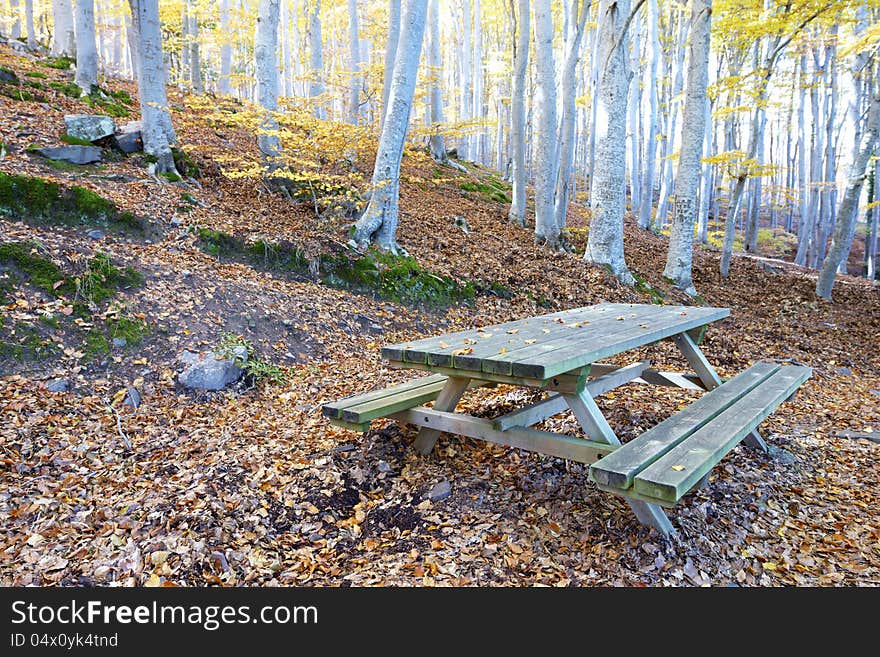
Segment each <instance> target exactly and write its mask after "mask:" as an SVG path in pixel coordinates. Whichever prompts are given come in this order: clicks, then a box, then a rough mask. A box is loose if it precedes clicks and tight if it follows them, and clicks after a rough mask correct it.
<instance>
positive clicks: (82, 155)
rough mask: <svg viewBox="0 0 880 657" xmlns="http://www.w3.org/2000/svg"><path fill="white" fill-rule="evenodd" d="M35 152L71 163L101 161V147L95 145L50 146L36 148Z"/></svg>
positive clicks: (51, 158)
mask: <svg viewBox="0 0 880 657" xmlns="http://www.w3.org/2000/svg"><path fill="white" fill-rule="evenodd" d="M35 152H37V153H39V154H40V155H42V156H43V157H48V158H49V159H50V160H61V161H63V162H70V163H71V164H92V163H93V162H100V161H101V149H100V148H98V147H97V146H52V147H49V148H38V149H37V150H36V151H35Z"/></svg>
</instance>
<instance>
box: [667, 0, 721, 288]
mask: <svg viewBox="0 0 880 657" xmlns="http://www.w3.org/2000/svg"><path fill="white" fill-rule="evenodd" d="M690 4H691V37H690V44H689V50H690V53H689V55H688V75H687V91H686V98H685V103H684V118H683V119H682V134H681V151H680V152H679V156H678V171H677V173H676V176H675V208H674V213H673V217H672V232H671V233H670V236H669V251H668V253H667V256H666V268H665V269H664V271H663V275H664V276H665V277H666V278H668V279H669V280H670V281H672V283H673V284H674V285H675V286H676V287H679V288H681V289H682V290H684V291H685V292H687V293H688V294H690V295H692V296H693V295H696V293H697V290H696V289H695V288H694V282H693V278H692V271H691V265H692V261H693V243H694V210H695V208H696V200H697V188H698V187H699V182H700V153H701V151H702V145H703V142H704V141H705V121H706V87H707V86H708V84H709V33H710V29H709V28H710V21H711V16H712V0H691V3H690Z"/></svg>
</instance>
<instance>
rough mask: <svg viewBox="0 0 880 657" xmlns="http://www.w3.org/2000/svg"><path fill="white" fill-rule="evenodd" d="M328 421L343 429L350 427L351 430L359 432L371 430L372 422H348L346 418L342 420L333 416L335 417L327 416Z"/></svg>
mask: <svg viewBox="0 0 880 657" xmlns="http://www.w3.org/2000/svg"><path fill="white" fill-rule="evenodd" d="M327 421H328V422H329V423H330V424H332V425H334V426H337V427H342V428H343V429H349V430H351V431H357V432H358V433H364V432H365V431H369V430H370V423H369V422H361V423H357V424H356V423H353V422H346V421H345V420H340V419H337V418H333V417H331V418H327Z"/></svg>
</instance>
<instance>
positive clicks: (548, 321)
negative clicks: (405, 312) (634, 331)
mask: <svg viewBox="0 0 880 657" xmlns="http://www.w3.org/2000/svg"><path fill="white" fill-rule="evenodd" d="M626 305H627V304H613V303H609V304H599V305H596V306H586V307H582V308H571V309H569V310H562V311H558V312H555V313H549V314H546V315H539V316H537V317H525V318H522V319H518V320H514V321H510V322H504V323H502V324H492V325H490V326H485V327H480V329H479V330H478V329H475V328H474V329H467V330H464V331H456V332H455V333H448V334H445V335H440V336H432V337H429V338H422V339H420V340H412V341H410V342H401V343H398V344H393V345H388V346H386V347H383V348H382V351H381V353H382V357H383V358H386V359H388V360H396V361H406V362H412V363H428V355H429V354H431V355H434V356H435V362H433V363H431V364H434V365H438V366H441V367H451V366H452V362H451V360H445V359H448V358H451V352H452V351H453V350H455V349H461V348H465V347H473V346H474V345H468V344H465V342H464V341H465V340H466V339H467V340H477V341H478V342H477V344H479V342H480V341H482V340H486V339H487V338H481V337H480V336H481V335H482V334H485V333H492V334H493V337H495V335H498V336H499V337H500V336H507V337H513V336H514V335H516V334H509V333H507V331H508V330H517V331H518V332H519V331H532V330H536V331H541V329H543V328H550V329H551V330H555V329H556V328H557V327H560V326H564V325H565V324H566V323H571V322H574V321H577V318H578V317H580V316H581V315H584V314H590V313H592V314H595V313H599V314H601V313H603V312H609V313H610V312H614V311H615V309H617V308H622V307H624V306H626ZM557 319H562V320H563V322H562V323H559V322H557V321H556V320H557ZM541 332H542V333H543V331H541ZM488 339H491V338H488ZM441 342H442V343H444V344H446V345H447V346H446V347H441V346H440V343H441Z"/></svg>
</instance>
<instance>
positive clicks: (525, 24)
mask: <svg viewBox="0 0 880 657" xmlns="http://www.w3.org/2000/svg"><path fill="white" fill-rule="evenodd" d="M510 13H511V16H512V17H513V22H514V26H515V30H516V38H515V39H514V50H513V80H512V90H511V94H510V150H511V160H512V161H511V165H512V167H511V169H512V171H511V181H512V183H513V189H512V190H511V203H510V214H508V218H509V219H510V221H512V222H513V223H515V224H518V225H520V226H525V225H526V144H525V141H526V103H525V85H526V70H527V69H528V66H529V32H530V30H529V2H528V0H517V3H516V9H515V10H514V5H513V0H511V2H510Z"/></svg>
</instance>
